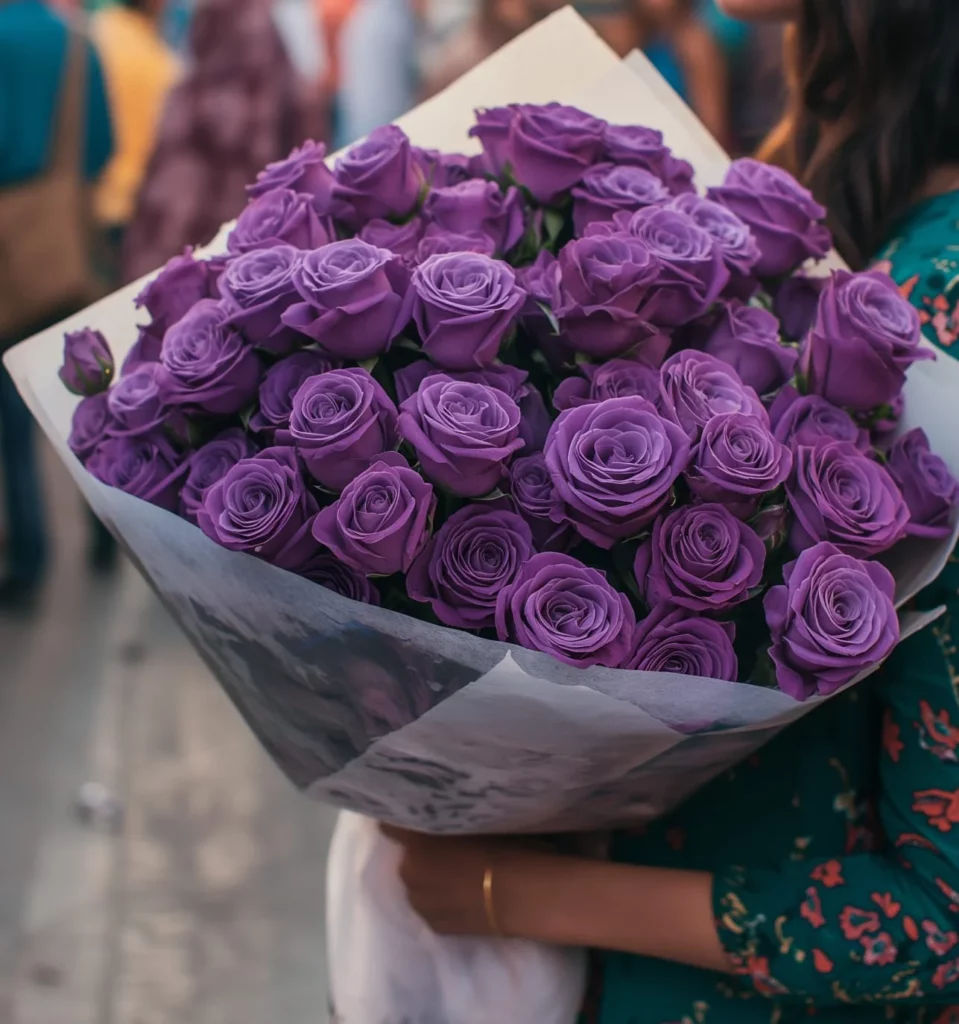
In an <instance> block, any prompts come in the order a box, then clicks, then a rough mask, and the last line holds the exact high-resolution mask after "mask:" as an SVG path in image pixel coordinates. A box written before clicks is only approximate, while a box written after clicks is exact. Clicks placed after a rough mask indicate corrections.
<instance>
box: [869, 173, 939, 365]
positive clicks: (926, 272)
mask: <svg viewBox="0 0 959 1024" xmlns="http://www.w3.org/2000/svg"><path fill="white" fill-rule="evenodd" d="M876 266H877V267H878V268H879V269H881V270H885V271H886V272H887V273H889V274H890V275H891V276H892V278H893V280H894V281H895V282H896V284H898V285H899V289H900V291H901V292H902V294H903V295H904V296H905V297H906V298H907V299H909V301H910V302H912V304H913V305H914V306H915V307H916V308H917V309H918V310H919V318H920V320H921V321H922V325H923V331H924V332H925V334H926V336H927V337H928V339H929V340H930V341H931V342H933V343H934V344H936V345H938V346H940V347H941V348H944V349H947V350H950V351H951V354H952V355H955V356H959V191H955V192H949V193H947V194H945V195H941V196H936V197H935V198H934V199H930V200H927V201H926V202H924V203H922V204H921V205H920V206H918V207H916V208H915V209H914V210H913V211H912V212H911V213H910V214H909V216H908V217H906V219H905V220H904V221H903V222H902V223H901V224H900V226H899V228H898V230H897V231H896V233H895V236H894V237H893V238H892V240H891V241H890V242H889V243H888V244H887V245H886V246H885V247H884V248H883V249H882V250H880V252H879V253H878V255H877V261H876Z"/></svg>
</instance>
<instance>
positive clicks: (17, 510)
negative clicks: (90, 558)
mask: <svg viewBox="0 0 959 1024" xmlns="http://www.w3.org/2000/svg"><path fill="white" fill-rule="evenodd" d="M0 473H2V475H3V493H4V498H5V505H4V508H5V513H6V514H5V516H4V520H5V526H6V532H7V576H6V580H5V582H10V583H14V584H16V585H18V586H22V587H27V588H29V587H33V586H35V585H36V584H38V583H39V582H40V580H41V578H42V577H43V572H44V570H45V569H46V564H47V527H46V514H45V509H44V503H43V489H42V486H41V482H40V467H39V465H38V461H37V448H36V430H35V427H34V422H33V416H32V415H31V414H30V411H29V409H27V407H26V405H24V402H23V399H22V398H21V397H20V395H19V393H18V392H17V389H16V387H15V386H14V383H13V381H12V380H11V378H10V374H8V373H7V371H6V368H5V367H4V366H3V365H2V364H0Z"/></svg>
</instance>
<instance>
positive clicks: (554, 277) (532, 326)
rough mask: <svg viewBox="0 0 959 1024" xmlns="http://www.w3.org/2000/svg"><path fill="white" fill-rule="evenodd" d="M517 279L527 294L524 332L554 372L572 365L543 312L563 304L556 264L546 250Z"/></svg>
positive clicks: (518, 271)
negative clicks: (568, 363) (563, 366)
mask: <svg viewBox="0 0 959 1024" xmlns="http://www.w3.org/2000/svg"><path fill="white" fill-rule="evenodd" d="M516 276H517V279H518V281H519V283H520V285H521V286H522V287H523V288H524V289H525V291H526V293H527V296H526V303H525V305H524V306H523V315H522V321H523V327H524V329H525V330H526V332H527V333H528V334H529V335H530V336H531V337H532V338H533V340H534V341H535V342H536V343H537V344H538V345H539V347H540V350H541V351H542V352H543V354H544V355H545V356H546V358H547V359H548V360H549V361H550V365H551V366H554V368H555V367H559V366H561V365H563V364H565V363H567V362H570V361H572V357H573V353H572V351H570V350H567V349H566V346H565V343H564V342H563V341H561V339H560V338H559V337H558V336H557V335H556V334H555V333H554V332H553V325H552V324H551V323H550V320H549V317H547V316H546V314H545V313H544V311H543V307H544V306H545V307H546V309H548V310H549V311H550V313H552V311H553V310H555V309H558V308H559V305H560V303H561V301H562V298H561V293H560V285H561V281H562V271H561V270H560V265H559V261H558V260H557V259H556V257H555V256H554V255H553V254H552V253H551V252H550V251H549V250H548V249H540V251H539V253H538V255H537V256H536V259H535V261H534V262H533V263H531V264H530V265H529V266H528V267H520V268H519V269H518V270H517V271H516Z"/></svg>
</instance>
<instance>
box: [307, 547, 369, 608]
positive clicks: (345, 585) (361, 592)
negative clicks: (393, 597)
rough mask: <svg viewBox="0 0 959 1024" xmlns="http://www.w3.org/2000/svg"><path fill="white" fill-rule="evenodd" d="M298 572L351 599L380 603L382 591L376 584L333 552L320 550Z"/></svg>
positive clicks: (367, 602) (363, 602) (364, 602)
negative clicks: (345, 563) (344, 562)
mask: <svg viewBox="0 0 959 1024" xmlns="http://www.w3.org/2000/svg"><path fill="white" fill-rule="evenodd" d="M297 574H298V575H299V576H303V577H304V578H305V579H308V580H311V581H312V582H313V583H319V585H320V586H321V587H326V589H327V590H332V591H333V593H334V594H339V595H340V596H341V597H348V598H349V599H350V600H351V601H359V602H360V603H361V604H372V605H377V606H378V605H379V604H380V592H379V591H378V590H377V589H376V584H374V583H373V581H372V580H370V579H367V577H366V576H364V575H363V574H362V573H361V572H357V571H356V569H352V568H350V566H348V565H344V564H343V562H341V561H340V560H339V559H338V558H337V557H336V555H334V554H332V552H329V551H319V552H318V553H317V554H315V555H314V556H313V557H312V558H311V559H310V560H309V561H308V562H305V563H304V564H303V565H301V566H300V568H299V569H298V570H297Z"/></svg>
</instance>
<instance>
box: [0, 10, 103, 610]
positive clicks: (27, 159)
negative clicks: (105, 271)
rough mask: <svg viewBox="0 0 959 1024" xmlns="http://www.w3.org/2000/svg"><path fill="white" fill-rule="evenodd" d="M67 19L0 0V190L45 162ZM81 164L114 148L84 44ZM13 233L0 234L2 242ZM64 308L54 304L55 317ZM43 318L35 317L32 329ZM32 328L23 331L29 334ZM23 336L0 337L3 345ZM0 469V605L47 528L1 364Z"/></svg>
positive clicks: (29, 569)
mask: <svg viewBox="0 0 959 1024" xmlns="http://www.w3.org/2000/svg"><path fill="white" fill-rule="evenodd" d="M68 43H69V30H68V28H67V24H66V22H65V21H64V20H63V19H62V18H61V17H60V16H59V15H58V14H57V13H56V12H55V11H54V10H52V9H51V8H50V7H48V6H47V5H46V4H44V3H41V2H40V0H0V190H6V189H13V188H16V186H18V185H21V184H25V183H28V182H30V181H31V180H33V179H35V178H37V177H39V176H40V175H41V174H43V172H44V171H45V170H46V169H47V166H48V163H49V160H50V157H51V152H52V149H53V143H54V141H55V137H56V132H55V128H56V125H57V123H58V113H59V109H60V97H61V83H62V80H63V76H64V72H65V70H66V66H67V59H66V58H67V52H68ZM88 61H89V63H88V67H87V74H86V83H87V95H86V98H85V104H84V111H85V117H86V125H85V134H84V139H83V142H84V144H83V152H82V172H83V174H84V175H85V177H86V178H87V180H89V181H90V182H93V181H94V180H95V179H96V178H97V177H98V176H99V174H100V172H101V171H102V170H103V168H104V167H105V166H106V163H107V161H108V160H109V158H110V156H111V154H112V150H113V135H112V129H111V124H110V112H109V108H108V104H107V94H106V88H105V85H104V80H103V72H102V69H101V67H100V62H99V60H98V58H97V56H96V53H95V52H94V49H93V47H92V45H89V46H88ZM16 242H17V240H16V239H0V250H2V249H3V248H4V247H6V246H15V245H16ZM64 312H65V311H64V310H51V311H50V317H51V319H52V320H53V321H55V320H56V319H58V318H59V317H60V316H62V315H63V314H64ZM46 326H49V325H48V324H44V323H38V324H36V325H34V329H35V330H40V329H42V328H43V327H46ZM31 333H33V330H31V331H28V332H26V333H25V335H24V336H28V335H29V334H31ZM19 340H20V338H0V351H2V350H4V349H5V348H8V347H9V346H10V345H13V344H15V343H16V342H17V341H19ZM0 471H2V473H3V491H4V494H5V498H6V506H5V520H6V522H5V525H6V530H7V553H8V558H7V567H6V575H5V576H3V577H2V578H0V607H4V606H6V607H22V606H25V605H28V604H29V603H30V600H31V598H32V597H33V596H34V595H35V594H36V592H37V589H38V587H39V584H40V583H41V581H42V578H43V573H44V569H45V567H46V560H47V534H46V525H45V516H44V509H43V497H42V493H41V488H40V481H39V474H38V467H37V457H36V450H35V444H34V427H33V420H32V417H31V416H30V413H29V411H28V410H27V408H26V406H25V405H24V404H23V401H22V400H21V398H20V396H19V395H18V394H17V391H16V388H15V387H14V385H13V381H12V380H11V379H10V377H9V375H8V374H7V372H6V370H5V369H3V368H2V366H0ZM108 536H109V535H107V534H105V531H103V530H102V528H100V533H99V534H98V536H97V539H96V540H95V542H94V548H93V552H92V554H93V556H94V557H95V558H98V559H99V558H102V559H103V560H105V561H108V560H109V559H110V554H111V552H112V548H111V545H110V543H109V540H108V539H107V538H108Z"/></svg>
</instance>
